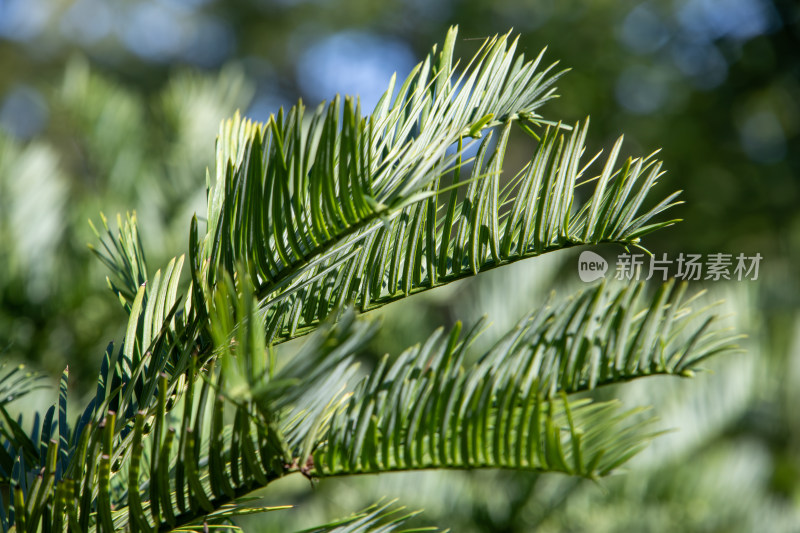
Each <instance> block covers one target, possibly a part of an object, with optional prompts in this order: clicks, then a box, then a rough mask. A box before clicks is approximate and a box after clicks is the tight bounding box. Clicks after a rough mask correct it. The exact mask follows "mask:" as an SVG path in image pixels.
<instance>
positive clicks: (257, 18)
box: [0, 0, 800, 531]
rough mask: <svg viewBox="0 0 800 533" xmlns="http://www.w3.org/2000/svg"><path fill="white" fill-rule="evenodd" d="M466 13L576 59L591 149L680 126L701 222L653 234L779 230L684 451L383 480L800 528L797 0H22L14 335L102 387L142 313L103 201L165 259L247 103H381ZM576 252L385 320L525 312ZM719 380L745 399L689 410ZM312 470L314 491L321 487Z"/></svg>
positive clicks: (608, 509)
mask: <svg viewBox="0 0 800 533" xmlns="http://www.w3.org/2000/svg"><path fill="white" fill-rule="evenodd" d="M451 24H459V25H460V27H461V34H460V36H461V38H462V41H460V43H459V47H460V48H461V49H462V50H463V52H464V55H468V54H469V53H471V52H472V51H473V50H474V48H475V47H477V45H478V44H479V42H480V39H481V38H482V37H485V36H487V35H491V34H493V33H496V32H505V31H507V30H508V28H509V27H514V29H515V31H516V32H520V33H521V34H522V40H521V46H520V49H521V50H522V51H525V52H526V53H528V54H529V55H530V54H533V53H535V52H538V50H539V49H540V48H541V47H542V46H544V45H547V46H549V48H548V52H547V57H548V58H549V59H553V58H557V59H560V60H561V64H562V65H563V66H567V67H571V68H572V69H573V71H572V72H571V73H569V74H568V75H567V76H566V77H565V78H564V79H563V80H562V81H561V82H560V83H559V86H560V87H559V92H560V94H562V98H561V99H560V100H557V101H555V102H553V103H552V104H550V108H549V111H550V113H551V114H552V115H554V116H565V117H570V119H571V120H582V119H583V118H584V117H585V115H587V114H591V116H592V128H593V137H594V139H595V140H600V141H602V143H603V144H602V145H600V144H598V145H597V146H590V149H594V148H597V149H599V148H602V147H604V146H605V147H608V146H610V144H611V142H612V139H614V138H615V137H616V136H618V135H619V134H620V133H622V132H623V131H624V132H625V134H626V141H627V143H626V144H627V148H626V149H627V150H630V153H649V152H650V151H652V150H654V149H656V148H659V147H662V148H663V151H662V153H661V155H660V157H661V158H663V159H664V161H665V168H666V169H667V170H668V174H667V175H666V176H665V177H664V179H663V181H664V182H665V185H664V187H669V188H670V189H683V190H684V191H685V193H684V195H683V199H684V200H685V201H686V204H685V205H683V206H680V207H679V208H678V210H677V211H676V213H678V214H677V216H680V217H682V218H684V219H685V222H683V223H682V224H680V225H678V226H677V227H676V228H673V229H671V230H668V231H662V232H659V233H658V234H657V235H656V236H654V238H653V239H650V240H649V241H647V243H646V244H647V246H648V248H649V249H650V250H652V251H653V252H655V253H662V252H668V253H670V254H677V253H678V252H702V253H709V252H725V253H733V254H736V253H739V252H743V253H745V254H747V255H752V254H755V253H756V252H758V253H761V254H762V256H763V257H764V261H763V264H762V270H761V273H760V280H759V282H758V283H755V284H752V286H749V287H747V288H743V287H740V286H738V285H737V286H736V287H732V288H730V291H728V289H724V290H723V289H720V287H721V286H722V285H721V284H720V285H715V286H713V287H711V289H712V291H716V292H715V293H714V294H717V293H718V292H724V291H728V292H729V293H730V295H732V298H733V301H734V304H733V305H732V307H733V308H735V309H732V310H735V311H736V312H737V313H738V314H739V315H740V318H739V319H737V320H738V327H740V328H741V329H742V330H743V331H745V332H748V333H749V334H750V340H749V341H748V343H747V346H746V348H747V350H748V353H747V356H745V357H741V358H731V359H728V360H725V361H721V362H720V363H719V368H718V369H717V374H715V375H714V376H713V378H714V379H713V380H712V379H711V378H708V379H700V380H697V381H698V383H697V384H692V385H696V387H695V388H696V389H698V392H697V393H698V394H700V395H701V396H702V395H703V393H705V396H702V398H703V399H698V400H691V399H685V398H682V399H673V400H674V401H676V402H678V404H681V405H683V406H684V407H685V408H684V409H683V411H680V412H682V413H683V415H682V416H684V419H683V421H682V422H681V423H680V426H681V427H682V428H684V429H683V430H682V431H683V432H687V431H688V432H690V433H691V432H692V431H694V432H696V433H697V435H696V438H695V440H694V441H693V442H692V443H690V444H686V445H685V446H684V447H683V448H680V449H679V451H676V452H675V453H674V454H673V455H671V456H670V457H669V458H668V459H667V460H662V462H660V463H657V464H656V463H651V464H648V463H647V461H646V460H642V461H640V462H638V463H636V464H637V466H636V467H635V468H636V470H635V471H634V472H632V473H630V474H628V475H627V476H625V477H624V478H621V479H619V480H615V481H613V482H611V483H610V484H609V485H608V486H607V487H606V489H605V491H601V490H599V489H598V488H597V487H594V486H592V485H586V484H581V483H579V484H577V485H576V484H574V482H573V481H571V480H566V481H565V480H563V479H560V478H553V477H548V476H543V477H542V478H531V477H530V476H520V475H518V474H514V475H507V474H503V473H499V474H486V473H457V474H448V475H447V476H443V477H441V476H440V477H436V478H435V479H434V478H433V477H424V478H413V479H412V480H410V481H409V480H407V479H405V478H402V477H398V478H397V480H392V481H380V483H384V484H385V483H397V484H398V485H405V486H407V487H408V486H410V487H412V489H411V490H410V493H411V494H412V495H413V493H414V491H415V490H416V489H417V488H418V485H419V484H420V479H422V480H423V481H424V483H425V484H430V485H431V486H432V487H436V488H438V492H436V491H435V490H434V491H432V492H431V493H430V494H451V493H452V495H451V496H441V501H440V502H438V503H432V502H431V501H430V498H431V496H429V497H428V500H427V502H425V501H423V502H422V504H423V505H425V506H426V507H429V512H433V513H434V515H436V513H439V515H440V516H450V517H451V518H450V521H449V522H448V520H447V519H441V520H438V523H440V524H443V525H450V526H451V527H452V528H453V530H454V531H527V530H530V529H531V528H532V527H533V526H534V525H538V527H539V528H540V530H542V531H584V530H587V529H591V530H597V531H627V530H630V529H636V530H643V531H674V530H693V531H735V530H738V531H750V530H752V529H748V528H749V527H750V526H751V525H754V524H756V525H757V524H770V525H771V526H772V528H774V529H771V530H786V531H790V530H792V527H793V524H796V523H797V522H792V520H797V518H798V514H799V511H798V509H800V482H798V476H800V419H798V417H797V415H796V413H795V412H793V410H792V406H793V405H794V404H796V402H797V401H798V400H800V398H798V395H797V392H796V390H798V386H800V338H798V336H797V333H796V331H797V326H800V313H798V308H800V276H798V272H800V270H798V267H797V265H798V264H800V212H799V211H798V210H797V207H796V206H797V205H798V201H800V146H799V145H798V139H800V103H798V102H800V55H798V53H797V50H800V8H798V7H797V5H796V4H795V3H793V2H790V1H788V0H773V1H770V0H671V1H667V2H654V1H649V2H632V1H625V2H611V1H597V2H576V1H573V0H569V1H564V2H556V1H555V0H535V1H534V0H531V1H522V0H499V1H493V2H489V1H485V0H483V1H481V0H444V1H441V2H428V1H426V0H390V1H387V2H368V1H364V0H342V1H331V2H326V1H323V0H253V1H246V0H235V1H229V2H222V1H220V0H217V1H215V0H143V1H132V0H130V1H123V2H115V3H113V4H110V3H109V4H107V3H105V2H102V1H101V0H36V1H26V0H0V72H1V73H2V74H1V75H0V265H1V266H2V271H0V354H2V355H0V356H1V357H3V358H9V359H13V360H16V361H20V360H25V361H29V362H32V363H34V366H37V365H38V366H39V367H40V368H43V369H46V370H47V371H48V372H50V373H51V374H53V375H56V374H57V373H59V372H60V371H61V369H62V368H63V367H64V366H65V365H66V364H69V365H70V368H71V370H72V372H73V374H72V375H77V376H78V381H79V385H78V387H79V388H82V387H85V386H87V385H88V384H90V382H91V380H92V379H93V377H94V374H95V372H96V368H97V364H98V361H99V358H100V355H101V354H102V349H103V347H104V346H105V344H106V343H107V342H108V341H109V340H111V339H119V338H120V337H121V334H122V330H121V328H122V323H123V320H124V316H123V313H122V312H121V311H120V310H119V308H118V306H117V305H116V303H115V302H114V301H113V297H112V296H111V294H110V293H109V292H108V290H107V288H106V287H105V285H104V281H103V280H104V277H105V272H104V270H103V268H102V266H101V265H100V263H99V262H98V261H96V260H95V259H94V258H93V257H92V256H91V254H90V253H89V252H88V251H87V249H86V243H87V242H94V240H95V239H94V236H93V234H92V232H91V230H90V228H89V225H88V224H87V219H90V218H91V219H94V220H98V218H99V213H100V212H101V211H102V212H104V213H105V214H106V215H107V216H108V217H109V218H111V219H113V217H115V216H116V214H117V213H123V214H124V213H125V212H126V211H131V210H136V212H137V214H138V218H139V221H140V226H141V229H142V234H143V235H145V236H146V237H145V242H144V245H145V249H146V251H147V253H148V260H149V262H150V263H151V264H153V265H161V264H163V263H164V262H165V260H166V259H168V258H169V257H171V256H172V255H175V254H176V253H180V252H182V251H184V250H185V248H186V242H185V239H186V236H187V234H188V231H187V228H188V220H189V218H190V215H191V214H192V213H194V212H195V211H198V212H200V213H202V211H203V206H204V201H205V198H204V190H205V183H206V167H207V166H208V165H210V164H211V163H212V162H213V156H214V152H213V142H214V135H215V133H216V131H217V124H218V122H219V120H220V119H222V118H225V117H227V116H230V115H231V114H233V113H234V111H235V110H236V109H238V108H241V109H242V110H243V111H244V112H245V114H248V115H250V116H253V117H254V118H257V119H264V118H266V117H267V116H268V114H269V113H270V112H274V111H276V110H277V107H278V106H279V105H284V104H287V103H291V102H293V101H294V100H295V99H296V98H297V97H298V96H303V97H304V98H306V99H308V100H309V103H311V104H316V100H318V99H319V98H324V97H326V96H325V95H328V97H330V96H333V94H334V93H335V92H337V91H343V92H350V93H352V92H359V93H360V94H362V96H363V97H364V99H365V101H367V102H368V101H369V98H370V94H369V92H370V90H371V87H372V84H377V86H378V87H379V88H383V87H384V86H385V83H386V81H387V80H388V76H389V75H390V74H391V72H393V71H394V70H399V71H400V72H399V74H400V75H401V76H402V75H404V74H405V70H407V69H408V68H409V66H410V65H411V64H413V63H414V62H415V61H416V58H418V57H420V56H421V55H422V53H423V52H424V51H426V50H427V49H428V48H429V46H430V45H431V43H433V42H435V41H436V40H437V39H438V38H439V37H440V36H441V35H442V34H444V32H445V30H446V28H447V27H448V26H449V25H451ZM473 38H474V39H478V40H475V41H473V40H471V39H473ZM312 52H313V53H312ZM320 57H321V58H322V59H320ZM600 141H598V142H600ZM514 154H515V152H514V148H513V147H512V149H511V150H510V151H509V157H514ZM626 155H627V154H626ZM524 156H525V154H522V153H519V152H517V157H518V158H519V159H520V160H521V159H522V158H523V157H524ZM510 165H511V166H515V163H514V162H513V161H512V162H511V163H510ZM571 259H573V258H572V257H568V258H566V259H565V258H563V257H562V258H561V259H559V260H558V261H561V262H557V263H554V264H550V266H547V264H546V263H542V262H541V261H539V262H536V261H535V262H534V263H533V266H531V267H530V268H529V269H527V270H526V269H518V270H516V271H515V272H516V274H515V275H514V276H508V275H501V276H500V277H498V276H497V275H486V276H481V277H479V278H478V279H477V280H475V281H474V282H469V283H466V284H461V285H459V287H458V288H457V289H456V290H449V289H445V292H443V293H442V294H438V295H437V294H432V295H430V296H424V297H416V298H413V299H411V300H410V301H409V302H408V303H407V304H405V305H404V306H401V307H400V308H399V309H397V310H392V311H391V313H392V314H387V321H388V323H389V325H391V324H392V323H396V324H397V327H394V328H392V327H389V328H387V331H393V330H394V331H397V332H400V331H407V326H408V325H412V326H414V327H416V328H417V329H418V331H419V338H420V339H422V338H423V337H424V336H425V334H426V333H428V332H430V331H432V330H433V329H434V328H435V327H437V326H438V325H442V324H445V325H447V324H448V323H450V322H452V321H453V320H455V319H456V318H459V319H467V320H469V319H472V318H475V316H477V315H480V314H482V313H483V312H486V311H488V310H489V309H490V308H492V307H496V308H499V311H502V310H505V311H506V314H507V315H509V316H508V320H509V322H510V321H512V320H515V319H516V318H517V317H518V315H514V313H513V312H512V311H510V310H508V309H507V308H506V306H504V304H505V303H506V302H507V300H508V296H509V295H511V294H512V293H514V292H515V289H516V294H517V295H521V294H525V295H527V298H528V299H527V301H528V302H530V301H534V302H539V301H542V293H543V292H546V290H549V289H550V288H551V287H558V286H563V285H564V283H565V282H569V283H574V282H575V279H574V278H575V276H574V271H573V270H574V269H572V268H571V266H572V265H573V264H574V263H573V262H567V261H568V260H571ZM564 265H566V266H564ZM548 269H549V270H548ZM542 271H544V272H545V274H544V275H543V274H542ZM547 272H550V274H547ZM515 276H516V277H515ZM534 277H536V278H541V279H540V281H539V282H538V283H537V284H535V286H530V287H528V285H530V283H529V282H528V281H527V280H530V279H532V278H534ZM519 287H528V289H525V290H522V289H520V288H519ZM498 302H500V303H498ZM490 314H491V315H492V316H495V317H499V316H505V315H500V314H498V313H497V312H492V313H490ZM520 314H521V312H520ZM512 315H514V316H512ZM498 320H500V319H498ZM401 324H402V325H401ZM500 326H501V329H502V326H503V324H500ZM381 342H382V346H383V347H384V348H385V347H386V346H389V347H391V346H392V342H393V341H392V339H391V338H386V339H383V340H382V341H381ZM395 342H396V341H395ZM403 344H404V345H405V344H407V340H406V339H404V340H403ZM726 365H731V366H733V367H734V368H733V370H730V371H725V370H723V368H725V367H726ZM736 376H738V378H737V377H736ZM737 379H738V381H737ZM726 380H727V381H726ZM731 380H732V381H731ZM725 383H734V384H736V386H735V387H727V388H726V387H725V386H724V385H725ZM646 386H647V389H646V391H647V392H648V393H652V394H664V395H665V396H664V397H665V398H668V397H669V392H670V391H669V390H668V389H663V388H659V387H656V386H651V385H650V384H647V385H646ZM715 387H717V388H715ZM653 391H655V392H653ZM691 402H695V403H691ZM698 402H699V403H698ZM667 403H668V402H667ZM720 403H721V404H724V405H730V406H732V407H731V408H730V409H728V410H724V409H723V410H722V411H724V413H719V412H717V413H716V414H710V415H708V416H709V417H710V418H709V419H703V418H702V417H700V418H699V419H698V420H695V419H692V420H688V418H686V417H689V418H691V416H693V415H696V414H697V413H696V411H697V409H696V406H697V405H715V404H720ZM687 406H688V407H687ZM693 407H694V408H693ZM698 416H699V415H698ZM675 425H676V426H677V425H678V424H675ZM687 426H689V427H690V429H686V428H687ZM691 428H694V429H691ZM632 468H633V467H632ZM404 479H405V480H404ZM348 483H350V482H348ZM370 483H371V482H364V483H363V485H364V486H365V487H368V490H370V491H374V490H382V489H376V488H375V485H374V483H373V484H370ZM376 483H378V482H376ZM355 485H356V486H358V485H359V484H357V483H356V484H355ZM456 487H459V488H458V489H456ZM290 489H291V490H296V491H297V493H298V498H306V497H308V493H307V489H306V488H305V486H303V487H298V488H295V489H292V488H291V487H290ZM287 490H288V489H287ZM354 490H355V489H352V490H351V489H345V488H343V487H342V486H341V484H339V485H333V484H332V485H329V488H326V487H322V488H320V492H321V493H322V494H324V498H323V500H325V501H328V502H329V503H330V505H332V506H336V505H344V503H342V502H343V500H344V499H346V498H351V499H359V496H357V495H356V494H354ZM423 493H424V494H429V493H427V492H424V491H423ZM421 499H423V498H421ZM365 501H366V500H365ZM414 501H416V500H414V499H413V498H411V501H409V502H408V503H409V504H412V505H413V502H414ZM476 502H477V503H476ZM347 505H348V507H349V508H348V509H344V510H345V511H348V512H349V510H352V509H354V508H356V507H357V505H351V504H349V503H348V504H347ZM337 510H339V509H338V508H337ZM334 514H337V513H334ZM338 514H342V513H338ZM259 520H261V519H259ZM250 526H251V527H252V530H257V528H256V526H255V525H254V523H250ZM248 530H250V528H248Z"/></svg>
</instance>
